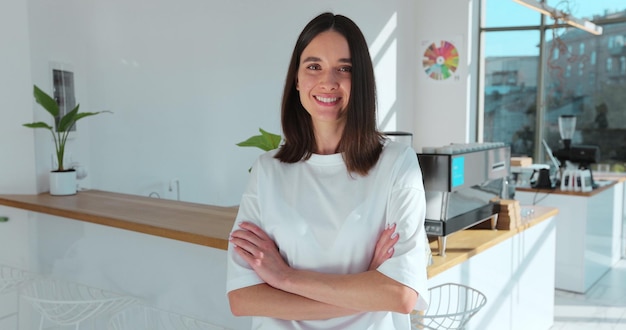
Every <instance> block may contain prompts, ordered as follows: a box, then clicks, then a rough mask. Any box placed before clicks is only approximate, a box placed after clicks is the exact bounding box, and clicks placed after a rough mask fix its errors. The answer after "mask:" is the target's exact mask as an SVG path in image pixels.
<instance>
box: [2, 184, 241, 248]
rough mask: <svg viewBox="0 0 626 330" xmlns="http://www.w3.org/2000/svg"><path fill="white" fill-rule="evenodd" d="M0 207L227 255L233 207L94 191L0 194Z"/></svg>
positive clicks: (233, 215)
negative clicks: (52, 216) (151, 237)
mask: <svg viewBox="0 0 626 330" xmlns="http://www.w3.org/2000/svg"><path fill="white" fill-rule="evenodd" d="M0 205H6V206H11V207H16V208H20V209H25V210H29V211H34V212H40V213H46V214H51V215H56V216H60V217H65V218H70V219H75V220H81V221H86V222H91V223H96V224H99V225H105V226H111V227H116V228H121V229H127V230H132V231H136V232H140V233H144V234H149V235H155V236H161V237H166V238H171V239H175V240H179V241H185V242H189V243H195V244H200V245H205V246H210V247H213V248H217V249H222V250H226V249H227V248H228V236H229V234H230V230H231V229H232V226H233V222H234V221H235V217H236V215H237V208H236V207H220V206H212V205H204V204H195V203H188V202H180V201H172V200H167V199H158V198H150V197H144V196H136V195H126V194H119V193H111V192H106V191H99V190H85V191H80V192H78V193H77V194H76V195H72V196H52V195H50V194H49V193H47V192H46V193H42V194H39V195H0Z"/></svg>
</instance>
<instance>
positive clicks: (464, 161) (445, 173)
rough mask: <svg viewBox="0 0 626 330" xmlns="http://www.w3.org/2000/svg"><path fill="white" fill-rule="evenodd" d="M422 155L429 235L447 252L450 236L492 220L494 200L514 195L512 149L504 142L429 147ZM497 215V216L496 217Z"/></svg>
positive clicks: (420, 154) (494, 223) (493, 225)
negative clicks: (510, 184)
mask: <svg viewBox="0 0 626 330" xmlns="http://www.w3.org/2000/svg"><path fill="white" fill-rule="evenodd" d="M422 151H423V152H422V153H418V154H417V157H418V159H419V162H420V166H421V168H422V173H423V177H424V188H425V190H426V222H425V227H426V234H427V235H428V236H429V237H433V236H435V237H437V240H438V244H439V255H441V256H444V255H445V250H446V238H447V236H448V235H450V234H453V233H455V232H457V231H460V230H463V229H466V228H468V227H471V226H473V225H476V224H478V223H481V222H483V221H486V220H488V219H489V218H491V219H492V223H491V228H492V229H495V227H496V221H497V215H496V211H495V207H494V200H495V199H497V198H499V197H501V196H503V195H506V194H507V193H508V187H507V177H508V174H509V171H510V167H511V149H510V147H509V146H507V145H505V144H504V143H500V142H491V143H470V144H451V145H447V146H443V147H439V148H424V149H423V150H422ZM494 215H496V216H494Z"/></svg>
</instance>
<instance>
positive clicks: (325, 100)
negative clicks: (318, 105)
mask: <svg viewBox="0 0 626 330" xmlns="http://www.w3.org/2000/svg"><path fill="white" fill-rule="evenodd" d="M315 98H316V99H317V100H318V101H321V102H324V103H332V102H336V101H337V100H338V99H339V98H338V97H321V96H316V97H315Z"/></svg>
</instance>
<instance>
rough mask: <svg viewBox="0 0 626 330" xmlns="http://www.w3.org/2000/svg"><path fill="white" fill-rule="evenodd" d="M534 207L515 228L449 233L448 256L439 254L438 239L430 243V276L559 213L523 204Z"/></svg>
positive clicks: (547, 208)
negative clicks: (431, 257) (431, 258)
mask: <svg viewBox="0 0 626 330" xmlns="http://www.w3.org/2000/svg"><path fill="white" fill-rule="evenodd" d="M523 208H532V209H533V210H534V212H533V214H532V216H529V217H526V218H522V225H521V226H519V227H517V228H515V229H513V230H491V229H466V230H463V231H459V232H456V233H454V234H452V235H449V236H448V238H447V243H446V244H447V245H446V256H445V257H441V256H438V255H437V250H438V249H439V247H438V245H437V241H434V242H431V243H430V249H431V250H432V252H433V263H432V265H430V266H429V267H428V278H432V277H435V276H437V275H438V274H440V273H442V272H444V271H446V270H448V269H450V268H452V267H454V266H456V265H458V264H460V263H462V262H464V261H466V260H468V259H469V258H471V257H473V256H475V255H477V254H479V253H481V252H483V251H485V250H487V249H489V248H491V247H493V246H495V245H497V244H499V243H501V242H503V241H504V240H506V239H508V238H511V237H513V236H515V235H517V234H518V233H520V232H522V231H524V230H526V229H528V228H530V227H532V226H535V225H537V224H539V223H541V222H543V221H545V220H547V219H549V218H550V217H553V216H555V215H557V214H558V209H557V208H554V207H546V206H537V205H535V206H532V207H530V206H523Z"/></svg>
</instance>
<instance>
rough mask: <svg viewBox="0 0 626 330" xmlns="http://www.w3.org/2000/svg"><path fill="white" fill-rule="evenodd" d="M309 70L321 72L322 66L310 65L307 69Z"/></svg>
mask: <svg viewBox="0 0 626 330" xmlns="http://www.w3.org/2000/svg"><path fill="white" fill-rule="evenodd" d="M306 68H307V69H309V70H319V69H320V65H319V64H309V65H307V67H306Z"/></svg>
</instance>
